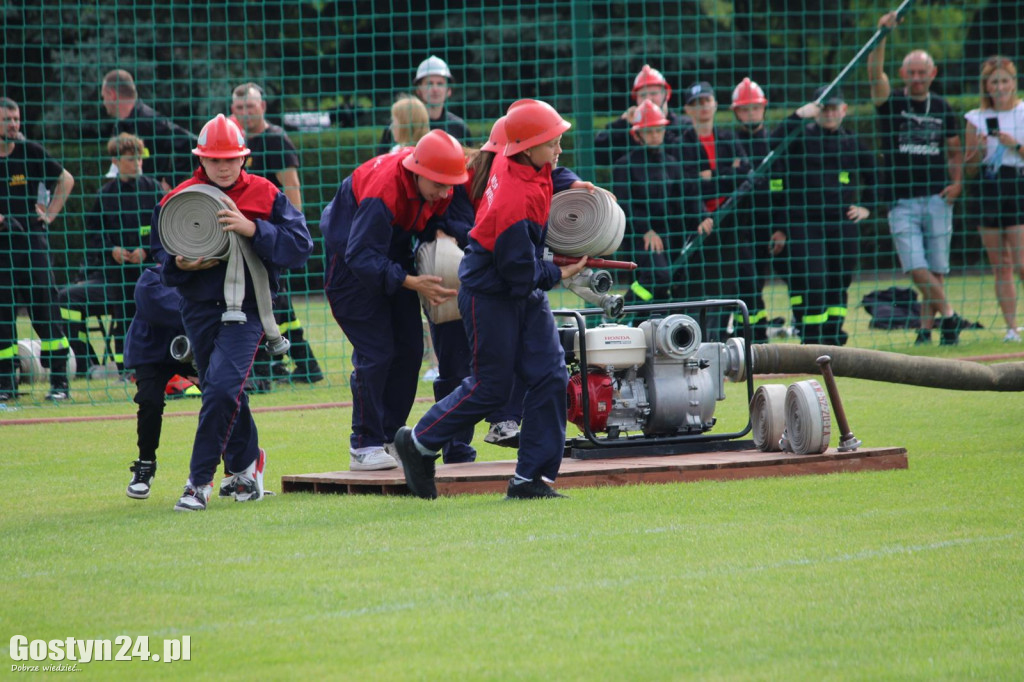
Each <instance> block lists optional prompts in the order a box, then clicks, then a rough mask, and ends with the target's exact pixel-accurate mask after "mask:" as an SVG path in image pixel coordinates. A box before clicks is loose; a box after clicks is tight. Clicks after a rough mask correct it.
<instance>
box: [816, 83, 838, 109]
mask: <svg viewBox="0 0 1024 682" xmlns="http://www.w3.org/2000/svg"><path fill="white" fill-rule="evenodd" d="M827 88H828V86H827V85H823V86H821V87H820V88H818V89H817V90H815V91H814V98H813V99H814V101H815V102H817V101H818V99H819V98H820V97H821V96H822V95H823V94H825V90H826V89H827ZM845 102H846V100H845V99H843V92H842V91H841V90H840V89H839V88H833V89H832V92H830V93H829V94H828V97H826V98H825V99H824V100H822V102H821V106H823V107H827V106H828V105H830V104H844V103H845Z"/></svg>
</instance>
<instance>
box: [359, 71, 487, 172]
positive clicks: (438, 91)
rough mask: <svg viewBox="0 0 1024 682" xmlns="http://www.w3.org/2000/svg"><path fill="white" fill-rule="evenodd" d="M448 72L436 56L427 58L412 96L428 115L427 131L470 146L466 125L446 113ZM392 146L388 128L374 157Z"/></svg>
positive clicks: (393, 141)
mask: <svg viewBox="0 0 1024 682" xmlns="http://www.w3.org/2000/svg"><path fill="white" fill-rule="evenodd" d="M452 80H454V79H453V78H452V72H451V70H450V69H449V68H448V64H446V63H445V62H444V60H443V59H441V58H440V57H435V56H434V55H430V56H429V57H427V58H426V59H424V60H423V61H422V62H420V65H419V67H418V68H417V69H416V78H415V79H414V80H413V82H412V84H413V87H414V88H415V89H416V97H418V98H419V99H420V101H422V102H423V104H424V105H426V107H427V115H428V116H430V129H431V130H439V129H440V130H443V131H444V132H446V133H448V134H449V135H451V136H452V137H454V138H455V139H456V140H458V141H459V142H460V143H462V144H464V145H468V144H469V143H470V132H469V128H468V127H467V126H466V122H465V121H463V120H462V119H461V118H459V117H458V116H456V115H455V114H453V113H452V112H450V111H449V110H448V99H449V98H450V97H451V96H452V88H451V81H452ZM394 144H395V139H394V137H393V133H392V131H391V126H388V127H387V128H385V129H384V133H383V134H382V135H381V136H380V145H379V146H378V148H377V153H378V154H386V153H387V152H388V151H390V150H391V148H392V147H393V146H394Z"/></svg>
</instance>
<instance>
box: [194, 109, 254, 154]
mask: <svg viewBox="0 0 1024 682" xmlns="http://www.w3.org/2000/svg"><path fill="white" fill-rule="evenodd" d="M192 153H193V154H195V155H196V156H204V157H206V158H208V159H237V158H238V157H240V156H248V155H249V148H248V147H246V146H245V136H244V135H242V131H241V130H239V128H238V126H237V125H235V124H234V123H232V122H231V121H229V120H228V119H227V118H226V117H225V116H224V114H217V118H215V119H213V120H212V121H210V122H209V123H207V124H206V125H204V126H203V129H202V131H201V132H200V133H199V144H197V145H196V148H195V149H193V150H192Z"/></svg>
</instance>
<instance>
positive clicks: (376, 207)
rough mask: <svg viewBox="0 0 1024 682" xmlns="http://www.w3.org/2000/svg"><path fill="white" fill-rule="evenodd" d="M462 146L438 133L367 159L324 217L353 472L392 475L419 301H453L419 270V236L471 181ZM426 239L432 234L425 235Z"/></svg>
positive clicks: (418, 345)
mask: <svg viewBox="0 0 1024 682" xmlns="http://www.w3.org/2000/svg"><path fill="white" fill-rule="evenodd" d="M466 180H467V175H466V157H465V153H464V152H463V149H462V145H460V144H459V142H458V140H456V139H455V138H454V137H452V136H451V135H449V134H448V133H446V132H444V131H442V130H432V131H430V132H429V133H427V134H426V135H424V136H423V138H422V139H420V141H419V142H417V143H416V146H415V147H407V148H405V149H400V150H398V151H397V152H394V153H392V154H384V155H381V156H377V157H375V158H373V159H370V160H369V161H367V162H366V163H364V164H363V165H361V166H359V167H358V168H356V170H355V171H353V173H352V175H350V176H349V177H347V178H345V180H344V182H342V183H341V187H339V188H338V192H337V194H335V196H334V199H332V200H331V203H329V204H328V205H327V207H326V208H325V209H324V212H323V215H322V216H321V218H320V230H321V231H322V232H323V234H324V246H325V251H326V254H325V255H326V259H327V267H326V272H325V280H326V281H325V288H326V291H327V299H328V301H329V302H330V304H331V312H332V313H333V314H334V319H335V320H336V321H337V322H338V325H339V326H340V327H341V330H342V331H343V332H344V333H345V336H346V338H348V340H349V343H351V344H352V348H353V352H352V376H351V383H350V386H351V389H352V401H353V408H352V434H351V437H350V440H349V455H350V461H349V468H350V469H353V470H364V471H365V470H377V469H394V468H396V467H397V466H398V462H396V461H395V460H394V458H393V457H392V456H391V455H390V454H388V452H387V450H386V449H385V444H386V443H390V442H391V441H393V440H394V436H395V431H397V430H398V427H400V426H401V425H402V424H404V423H405V420H406V419H407V418H408V417H409V411H410V410H411V409H412V404H413V401H414V400H415V398H416V385H417V382H418V380H419V369H420V363H421V361H422V359H423V329H422V327H421V323H420V303H419V298H418V296H417V294H423V295H424V296H425V297H426V298H427V299H429V300H430V301H431V302H432V303H435V304H440V303H443V302H444V301H445V300H447V299H449V298H451V297H452V296H454V295H455V291H454V290H451V289H447V288H446V287H444V286H443V285H442V284H441V278H440V277H437V276H433V275H417V274H415V269H414V263H413V249H412V244H413V239H414V238H419V237H421V236H423V235H424V231H425V230H426V229H427V226H428V224H429V225H430V226H431V228H433V226H434V223H436V221H437V219H438V217H439V216H441V215H443V214H444V213H445V211H446V210H447V208H448V204H449V203H450V202H451V190H452V186H454V185H461V184H462V183H464V182H466ZM428 234H429V233H428Z"/></svg>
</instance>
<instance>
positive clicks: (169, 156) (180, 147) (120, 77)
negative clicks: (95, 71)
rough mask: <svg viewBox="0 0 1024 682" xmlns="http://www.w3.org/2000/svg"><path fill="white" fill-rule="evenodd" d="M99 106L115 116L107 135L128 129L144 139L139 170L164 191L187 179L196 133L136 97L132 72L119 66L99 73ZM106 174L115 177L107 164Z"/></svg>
mask: <svg viewBox="0 0 1024 682" xmlns="http://www.w3.org/2000/svg"><path fill="white" fill-rule="evenodd" d="M100 94H101V96H102V97H103V108H104V109H105V110H106V112H107V113H108V114H110V115H111V116H113V117H114V118H116V119H117V122H116V123H115V124H114V125H113V128H112V130H111V131H110V135H109V137H117V135H118V134H120V133H130V134H132V135H135V136H136V137H138V138H140V139H141V140H143V141H144V142H145V143H146V147H145V149H144V150H143V152H142V172H143V174H144V175H148V176H149V177H151V178H155V179H156V180H157V182H159V183H160V184H161V185H162V186H163V188H164V190H165V191H169V190H170V189H171V188H172V187H175V186H177V184H178V183H179V182H183V181H184V180H187V179H188V178H189V176H191V175H192V172H193V171H194V170H195V164H194V161H193V158H192V148H193V147H195V146H196V137H195V135H193V134H192V133H190V132H189V131H187V130H185V129H184V128H182V127H181V126H179V125H177V124H175V123H172V122H171V121H170V120H168V119H167V118H165V117H164V116H162V115H161V114H160V113H159V112H157V111H156V110H154V109H153V108H152V107H150V106H149V105H147V104H146V103H145V102H143V101H142V100H140V99H139V93H138V90H136V89H135V80H134V79H133V78H132V75H131V74H130V73H128V72H127V71H125V70H123V69H116V70H114V71H110V72H108V73H107V75H105V76H104V77H103V87H102V88H101V89H100ZM107 175H108V177H116V175H117V170H116V168H114V167H111V172H110V173H108V174H107Z"/></svg>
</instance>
